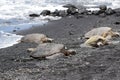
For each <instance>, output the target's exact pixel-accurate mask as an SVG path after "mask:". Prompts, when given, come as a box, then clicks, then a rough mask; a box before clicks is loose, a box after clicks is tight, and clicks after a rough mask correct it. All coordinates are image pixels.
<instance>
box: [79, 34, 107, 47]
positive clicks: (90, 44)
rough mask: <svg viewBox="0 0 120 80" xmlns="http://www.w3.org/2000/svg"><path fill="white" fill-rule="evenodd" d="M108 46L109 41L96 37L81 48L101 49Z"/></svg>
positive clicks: (91, 38)
mask: <svg viewBox="0 0 120 80" xmlns="http://www.w3.org/2000/svg"><path fill="white" fill-rule="evenodd" d="M107 44H109V41H108V40H106V38H104V37H102V36H99V35H95V36H92V37H90V38H89V39H88V40H86V41H85V43H84V44H81V47H99V46H103V45H107Z"/></svg>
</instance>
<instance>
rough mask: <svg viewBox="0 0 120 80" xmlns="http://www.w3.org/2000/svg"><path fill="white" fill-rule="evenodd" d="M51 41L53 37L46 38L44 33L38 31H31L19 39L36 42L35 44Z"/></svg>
mask: <svg viewBox="0 0 120 80" xmlns="http://www.w3.org/2000/svg"><path fill="white" fill-rule="evenodd" d="M52 41H53V39H51V38H48V37H47V36H46V35H44V34H39V33H33V34H28V35H25V36H24V37H23V38H21V40H20V42H34V43H37V44H40V43H46V42H52Z"/></svg>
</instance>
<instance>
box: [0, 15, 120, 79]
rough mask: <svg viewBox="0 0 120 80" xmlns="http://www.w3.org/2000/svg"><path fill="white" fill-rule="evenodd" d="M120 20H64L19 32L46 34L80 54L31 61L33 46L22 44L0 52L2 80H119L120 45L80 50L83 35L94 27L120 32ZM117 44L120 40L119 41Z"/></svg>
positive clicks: (84, 18)
mask: <svg viewBox="0 0 120 80" xmlns="http://www.w3.org/2000/svg"><path fill="white" fill-rule="evenodd" d="M116 22H120V16H115V15H109V16H106V17H100V16H96V15H82V16H81V18H79V19H77V18H75V17H73V16H72V17H65V18H62V19H60V20H56V21H50V22H48V24H44V25H43V26H38V27H32V28H30V29H28V30H23V31H19V32H17V34H19V35H26V34H30V33H43V34H46V35H48V36H49V37H51V38H53V39H54V40H55V41H54V42H55V43H63V44H65V45H66V46H67V47H68V48H72V49H75V50H76V51H77V54H75V55H72V56H67V57H61V58H58V59H52V60H35V59H29V58H30V57H29V53H27V51H26V49H27V48H29V47H36V46H37V44H34V43H19V44H16V45H14V46H12V47H8V48H5V49H0V80H119V79H120V43H119V44H116V45H106V46H103V47H99V48H94V49H91V48H81V47H80V44H82V43H83V42H84V41H85V39H84V38H83V35H84V34H85V33H86V32H88V31H89V30H91V29H93V28H95V27H102V26H108V27H112V28H113V29H115V30H117V31H120V24H116ZM116 40H120V38H117V39H116Z"/></svg>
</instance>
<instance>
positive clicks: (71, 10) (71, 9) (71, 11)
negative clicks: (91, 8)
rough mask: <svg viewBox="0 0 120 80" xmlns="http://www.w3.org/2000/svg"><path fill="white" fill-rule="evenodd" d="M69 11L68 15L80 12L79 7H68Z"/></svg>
mask: <svg viewBox="0 0 120 80" xmlns="http://www.w3.org/2000/svg"><path fill="white" fill-rule="evenodd" d="M67 13H68V15H74V14H76V13H78V9H76V8H72V7H70V8H68V9H67Z"/></svg>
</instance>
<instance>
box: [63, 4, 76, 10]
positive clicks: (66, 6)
mask: <svg viewBox="0 0 120 80" xmlns="http://www.w3.org/2000/svg"><path fill="white" fill-rule="evenodd" d="M63 7H65V8H76V9H77V7H76V6H74V5H72V4H66V5H64V6H63Z"/></svg>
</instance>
